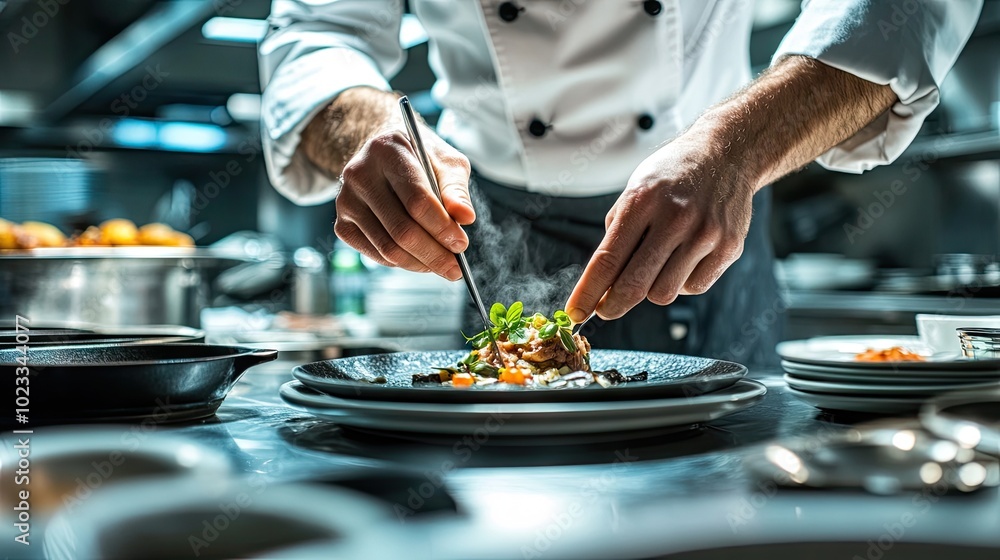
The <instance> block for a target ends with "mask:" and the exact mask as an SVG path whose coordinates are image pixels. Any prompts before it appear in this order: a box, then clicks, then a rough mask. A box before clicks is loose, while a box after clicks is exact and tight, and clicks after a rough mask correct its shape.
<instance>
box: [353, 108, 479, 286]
mask: <svg viewBox="0 0 1000 560" xmlns="http://www.w3.org/2000/svg"><path fill="white" fill-rule="evenodd" d="M421 128H422V130H421V131H420V137H421V139H422V140H423V142H424V148H425V149H426V150H427V155H428V157H429V158H430V160H431V165H432V166H433V167H434V171H435V174H436V176H437V181H438V185H439V186H440V188H441V195H442V197H443V198H444V204H443V205H442V204H441V203H440V202H439V201H438V199H437V197H435V196H434V193H433V192H432V191H431V186H430V184H429V183H428V181H427V177H426V176H425V174H424V171H423V169H422V168H421V167H420V162H419V160H417V156H416V155H415V154H414V152H413V150H412V148H411V147H410V143H409V141H408V138H407V136H406V133H405V132H404V131H402V130H400V129H399V128H397V127H389V128H386V129H383V130H382V131H380V132H378V133H377V134H375V135H374V136H372V137H371V139H369V140H368V141H367V142H365V144H364V146H362V147H361V149H360V150H358V152H357V153H356V154H355V155H354V157H353V158H351V160H350V161H348V162H347V165H346V166H345V167H344V174H343V188H342V189H341V191H340V195H339V196H338V197H337V222H336V224H335V225H334V231H335V232H336V233H337V236H338V237H340V238H341V239H343V240H344V242H346V243H347V244H348V245H350V246H352V247H354V248H355V249H357V250H358V251H360V252H361V253H363V254H365V255H368V256H369V257H371V258H372V259H374V260H375V261H377V262H379V263H381V264H384V265H386V266H398V267H401V268H405V269H407V270H413V271H416V272H434V273H436V274H439V275H441V276H443V277H445V278H448V279H449V280H458V279H459V278H461V277H462V273H461V271H460V270H459V268H458V263H457V261H456V260H455V253H458V252H461V251H464V250H465V248H466V247H468V245H469V238H468V236H466V234H465V232H464V231H463V230H462V228H461V227H460V226H459V224H462V225H468V224H471V223H472V222H473V220H475V219H476V214H475V211H473V209H472V203H471V202H470V200H469V172H470V168H469V160H468V159H467V158H466V157H465V156H463V155H462V154H460V153H459V152H458V151H456V150H455V149H454V148H452V147H451V146H450V145H448V143H446V142H445V141H444V140H442V139H441V138H440V137H438V136H437V135H436V134H434V132H433V131H431V130H430V129H428V128H427V127H421Z"/></svg>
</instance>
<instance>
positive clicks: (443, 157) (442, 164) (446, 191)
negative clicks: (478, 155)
mask: <svg viewBox="0 0 1000 560" xmlns="http://www.w3.org/2000/svg"><path fill="white" fill-rule="evenodd" d="M442 143H444V141H442ZM431 165H433V166H434V172H435V175H436V177H437V181H438V186H439V187H440V188H441V198H442V199H443V200H444V207H445V209H446V210H447V211H448V214H449V215H450V216H451V217H452V218H453V219H454V220H455V221H456V222H458V223H460V224H462V225H463V226H467V225H469V224H471V223H472V222H474V221H476V210H475V209H474V208H473V207H472V198H471V197H470V196H469V177H470V176H471V175H472V165H471V164H470V163H469V158H467V157H465V156H464V155H462V154H461V153H459V152H458V151H456V150H455V149H454V148H452V147H451V146H448V145H447V144H445V147H443V148H441V149H438V150H435V152H434V155H433V156H432V157H431ZM467 245H468V240H466V246H467ZM464 250H465V247H463V248H461V249H459V250H457V251H456V252H459V251H464Z"/></svg>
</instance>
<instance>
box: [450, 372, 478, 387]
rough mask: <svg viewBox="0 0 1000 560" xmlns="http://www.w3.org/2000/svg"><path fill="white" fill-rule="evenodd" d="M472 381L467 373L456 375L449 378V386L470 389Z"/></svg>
mask: <svg viewBox="0 0 1000 560" xmlns="http://www.w3.org/2000/svg"><path fill="white" fill-rule="evenodd" d="M473 381H474V379H473V378H472V375H470V374H468V373H456V374H455V375H452V376H451V384H452V385H454V386H455V387H470V386H472V383H473Z"/></svg>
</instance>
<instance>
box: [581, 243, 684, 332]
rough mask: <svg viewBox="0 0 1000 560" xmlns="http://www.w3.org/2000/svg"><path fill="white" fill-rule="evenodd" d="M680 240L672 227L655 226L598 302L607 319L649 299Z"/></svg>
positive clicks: (617, 316)
mask: <svg viewBox="0 0 1000 560" xmlns="http://www.w3.org/2000/svg"><path fill="white" fill-rule="evenodd" d="M678 243H679V239H678V238H677V236H676V235H671V232H670V230H669V229H667V228H665V227H656V226H651V227H650V229H649V231H647V232H646V235H645V236H644V237H643V239H642V242H641V243H640V245H639V248H638V249H636V251H635V254H633V255H632V258H631V259H629V261H628V264H627V265H626V266H625V270H623V271H622V273H621V274H620V275H618V278H617V279H616V280H615V282H614V284H612V286H611V289H610V290H608V293H607V294H606V295H605V296H604V300H602V301H601V302H600V303H598V305H597V313H598V314H599V315H600V316H601V317H603V318H605V319H617V318H619V317H621V316H622V315H625V314H626V313H628V311H629V310H630V309H632V308H633V307H635V306H636V305H638V304H639V303H641V302H642V301H643V300H644V299H646V295H647V293H649V290H650V288H651V287H652V285H653V282H655V281H656V278H657V275H658V274H659V273H660V271H661V270H662V269H663V267H664V264H666V263H667V262H668V259H671V258H672V257H671V254H672V253H674V249H675V248H676V247H677V244H678Z"/></svg>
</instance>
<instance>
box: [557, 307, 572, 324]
mask: <svg viewBox="0 0 1000 560" xmlns="http://www.w3.org/2000/svg"><path fill="white" fill-rule="evenodd" d="M552 318H553V319H555V322H556V324H557V325H559V326H560V327H571V326H573V320H572V319H570V318H569V315H567V314H566V312H565V311H563V310H562V309H560V310H558V311H556V312H555V313H553V314H552Z"/></svg>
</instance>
